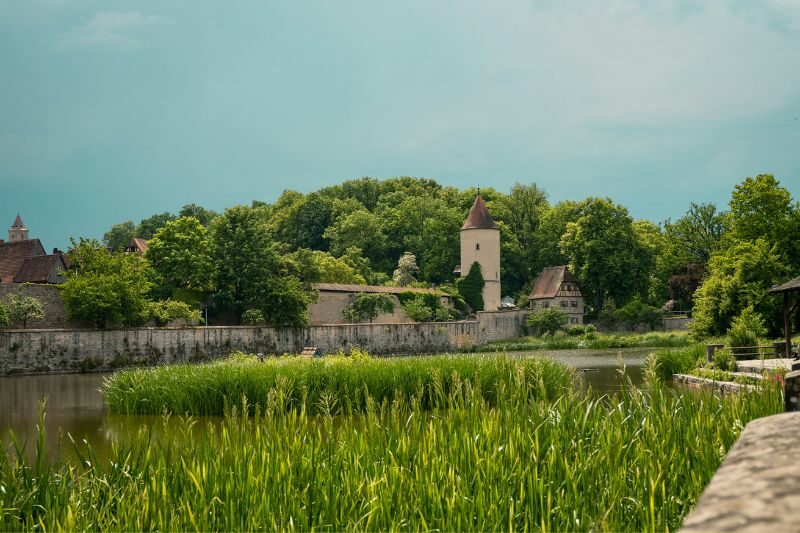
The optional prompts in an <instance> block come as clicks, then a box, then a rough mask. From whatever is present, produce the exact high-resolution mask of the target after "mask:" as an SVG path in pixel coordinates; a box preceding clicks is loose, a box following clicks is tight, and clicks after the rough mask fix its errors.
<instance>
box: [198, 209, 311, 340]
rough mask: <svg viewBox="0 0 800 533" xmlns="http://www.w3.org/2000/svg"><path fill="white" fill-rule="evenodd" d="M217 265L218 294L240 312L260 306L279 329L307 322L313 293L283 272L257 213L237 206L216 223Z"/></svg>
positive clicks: (215, 252)
mask: <svg viewBox="0 0 800 533" xmlns="http://www.w3.org/2000/svg"><path fill="white" fill-rule="evenodd" d="M212 235H213V237H212V243H213V251H214V252H213V254H214V261H215V262H216V265H217V277H216V286H217V293H216V297H217V300H218V301H219V303H220V304H221V305H222V306H224V307H227V308H228V309H231V310H233V311H234V312H235V313H236V315H237V316H241V315H242V311H243V310H245V309H258V310H260V311H261V312H262V313H263V314H264V317H265V319H266V320H267V322H268V323H269V324H271V325H273V326H276V327H300V326H304V325H305V324H307V323H308V304H309V303H310V302H311V294H310V293H309V291H308V290H307V288H306V287H304V286H303V285H302V283H301V282H300V280H298V279H297V278H295V277H293V276H291V275H286V274H284V273H283V272H281V261H280V258H279V257H278V253H277V251H276V249H275V246H274V243H273V242H272V240H271V239H270V236H269V232H268V231H267V228H266V225H265V224H264V223H263V221H262V220H261V219H260V218H259V214H258V212H257V211H256V210H255V209H253V208H249V207H245V206H236V207H231V208H229V209H226V210H225V213H224V214H223V215H222V216H220V217H219V218H217V219H216V220H215V221H214V224H213V225H212Z"/></svg>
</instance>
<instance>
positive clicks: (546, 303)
mask: <svg viewBox="0 0 800 533" xmlns="http://www.w3.org/2000/svg"><path fill="white" fill-rule="evenodd" d="M542 307H544V308H545V309H547V308H548V307H550V302H544V303H542Z"/></svg>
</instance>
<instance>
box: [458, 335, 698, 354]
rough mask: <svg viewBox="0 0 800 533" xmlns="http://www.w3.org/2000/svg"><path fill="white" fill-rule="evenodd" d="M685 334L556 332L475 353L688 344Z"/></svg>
mask: <svg viewBox="0 0 800 533" xmlns="http://www.w3.org/2000/svg"><path fill="white" fill-rule="evenodd" d="M691 345H692V340H691V339H690V338H689V337H688V336H687V335H686V334H685V333H674V332H673V333H664V332H651V333H629V334H619V333H596V332H592V333H587V334H584V335H576V336H569V335H555V336H545V337H525V338H522V339H510V340H506V341H497V342H491V343H488V344H484V345H481V346H476V347H474V348H473V351H475V352H484V353H485V352H522V351H530V350H575V349H587V350H609V349H616V348H681V347H686V346H691Z"/></svg>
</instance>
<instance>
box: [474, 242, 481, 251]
mask: <svg viewBox="0 0 800 533" xmlns="http://www.w3.org/2000/svg"><path fill="white" fill-rule="evenodd" d="M475 249H476V250H480V249H481V243H479V242H476V243H475Z"/></svg>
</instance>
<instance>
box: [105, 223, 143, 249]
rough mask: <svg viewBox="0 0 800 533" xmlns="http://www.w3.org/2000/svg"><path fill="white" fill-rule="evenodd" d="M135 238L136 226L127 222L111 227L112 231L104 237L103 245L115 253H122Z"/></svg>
mask: <svg viewBox="0 0 800 533" xmlns="http://www.w3.org/2000/svg"><path fill="white" fill-rule="evenodd" d="M134 237H136V225H135V224H134V223H133V222H131V221H130V220H126V221H125V222H122V223H120V224H114V225H113V226H111V229H110V230H108V231H107V232H106V233H105V234H104V235H103V244H105V245H106V246H108V247H109V248H111V249H112V250H114V251H122V250H124V249H125V247H126V246H128V243H129V242H131V239H133V238H134Z"/></svg>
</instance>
